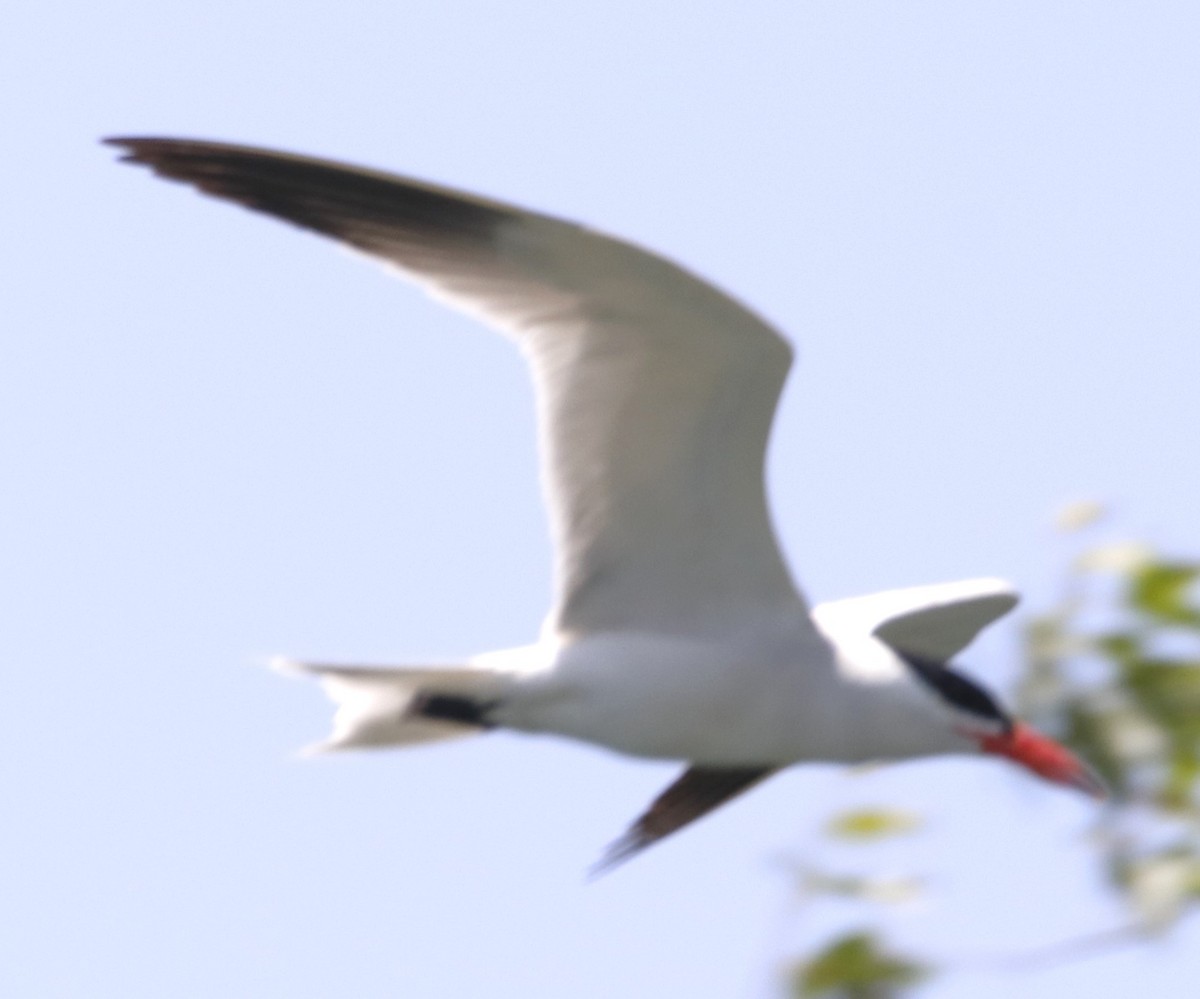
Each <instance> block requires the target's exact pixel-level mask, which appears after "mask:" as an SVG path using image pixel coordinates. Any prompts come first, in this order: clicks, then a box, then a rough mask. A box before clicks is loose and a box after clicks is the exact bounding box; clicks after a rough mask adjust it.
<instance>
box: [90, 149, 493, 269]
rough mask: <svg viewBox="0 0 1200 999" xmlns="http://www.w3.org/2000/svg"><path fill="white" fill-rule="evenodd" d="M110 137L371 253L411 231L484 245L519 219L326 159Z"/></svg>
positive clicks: (210, 188) (173, 174)
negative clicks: (504, 225)
mask: <svg viewBox="0 0 1200 999" xmlns="http://www.w3.org/2000/svg"><path fill="white" fill-rule="evenodd" d="M105 141H106V142H107V143H108V144H109V145H113V146H117V147H119V148H120V149H123V150H125V155H124V156H123V157H122V159H123V160H124V161H126V162H130V163H139V164H142V165H145V166H148V167H150V168H151V169H152V170H153V171H154V172H155V173H156V174H158V175H159V176H162V177H166V178H168V179H170V180H178V181H183V182H185V183H188V184H192V185H193V186H195V187H196V188H198V189H199V190H201V191H204V192H205V193H206V194H211V195H214V196H216V197H219V198H226V199H228V200H230V201H235V202H237V203H238V204H241V205H244V206H245V207H247V208H251V209H254V210H255V211H259V212H265V213H267V214H268V215H275V216H277V217H279V218H283V219H287V220H288V221H290V222H293V223H295V224H296V225H299V226H303V227H304V228H306V229H311V230H313V231H314V232H319V233H322V234H324V235H327V236H332V237H334V238H337V239H342V240H345V241H346V242H348V243H351V244H353V245H355V246H357V247H359V248H360V249H363V250H367V251H377V252H382V251H386V250H388V249H394V246H395V242H396V239H397V233H405V232H406V233H408V234H409V235H410V237H411V240H412V242H413V245H414V246H416V245H425V246H427V245H429V244H430V243H431V242H432V243H434V244H436V243H438V242H443V243H450V244H455V245H456V246H458V247H459V248H462V247H464V246H469V245H472V244H474V245H476V246H478V245H480V244H486V243H487V242H488V241H489V240H490V238H491V236H492V233H493V232H494V231H495V229H496V228H497V226H499V225H500V224H501V223H503V222H504V221H505V220H507V219H509V218H511V217H512V213H511V212H509V211H507V210H506V209H505V208H504V207H503V206H500V205H493V204H490V203H488V202H486V201H484V200H483V199H480V198H473V197H471V196H469V195H463V194H459V193H458V192H449V191H442V190H440V189H438V188H436V187H433V186H432V185H427V184H422V183H420V182H417V181H411V180H407V179H405V178H402V177H394V176H390V175H388V174H382V173H374V172H371V171H368V170H360V169H350V168H348V167H346V166H344V165H342V164H337V163H332V162H328V161H324V160H319V159H311V158H308V157H302V156H292V155H290V154H283V153H274V152H268V151H265V150H260V149H251V148H246V147H241V146H231V145H226V144H223V143H210V142H197V141H193V140H185V139H156V138H114V139H106V140H105Z"/></svg>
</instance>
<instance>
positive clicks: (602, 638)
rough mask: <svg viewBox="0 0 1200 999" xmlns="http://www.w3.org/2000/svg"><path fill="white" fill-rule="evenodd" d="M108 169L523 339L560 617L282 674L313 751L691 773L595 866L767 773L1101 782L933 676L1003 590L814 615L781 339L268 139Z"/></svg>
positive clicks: (577, 254) (576, 253)
mask: <svg viewBox="0 0 1200 999" xmlns="http://www.w3.org/2000/svg"><path fill="white" fill-rule="evenodd" d="M107 141H108V142H110V143H111V144H112V145H115V146H118V147H120V148H121V149H122V150H124V153H125V155H124V159H126V160H128V161H130V162H133V163H138V164H144V165H146V166H149V167H150V168H151V169H152V170H154V172H155V173H157V174H159V175H161V176H163V177H166V178H168V179H171V180H178V181H183V182H186V183H189V184H191V185H193V186H194V187H197V188H199V189H200V190H201V191H203V192H204V193H206V194H211V195H215V196H217V197H220V198H226V199H228V200H230V201H235V202H238V203H240V204H242V205H244V206H245V207H247V208H251V209H254V210H255V211H260V212H265V213H267V214H269V215H275V216H277V217H279V218H281V219H284V220H286V221H289V222H292V223H294V224H296V225H298V226H301V227H303V228H305V229H310V230H313V231H314V232H317V233H319V234H321V235H324V236H328V237H331V238H333V239H334V240H337V241H338V242H340V243H342V244H345V245H346V246H348V247H351V248H353V249H356V250H358V251H361V252H364V253H366V254H367V255H369V256H371V257H374V258H376V259H377V260H379V261H381V262H382V263H384V264H387V265H389V266H390V267H391V268H394V269H396V270H398V271H399V272H400V274H401V275H402V276H404V277H406V278H408V279H409V280H411V281H413V282H415V283H416V284H418V285H420V286H421V287H423V288H425V289H426V290H427V291H428V292H430V293H431V294H433V295H434V296H435V297H437V298H439V299H441V300H442V301H444V302H446V303H447V304H449V305H451V306H452V307H454V308H457V309H461V310H463V311H465V312H468V313H471V314H472V315H474V316H476V317H477V318H479V319H481V320H483V321H484V322H485V323H487V324H489V325H491V326H494V327H497V328H498V329H500V330H502V331H504V332H505V333H507V334H508V335H509V336H510V337H512V338H513V339H514V340H516V342H517V345H518V346H519V347H520V348H521V350H522V352H523V353H524V355H525V357H526V358H527V359H528V361H529V363H530V365H531V367H532V370H533V379H534V385H535V389H536V394H537V406H538V421H539V438H540V444H541V461H542V481H543V487H544V491H545V497H546V503H547V506H548V507H549V514H550V523H551V528H552V534H553V539H554V545H555V581H556V587H555V596H554V604H553V607H552V609H551V610H550V613H549V616H548V617H547V619H546V621H545V624H544V626H543V629H542V632H541V636H540V638H539V639H538V641H537V642H535V643H534V644H532V645H529V646H526V647H523V648H518V649H509V650H505V651H501V652H491V653H486V654H483V655H480V656H477V657H475V658H473V659H471V660H470V661H468V662H467V663H465V664H463V665H457V666H427V667H426V666H419V667H397V668H379V667H367V666H345V665H335V664H328V663H311V662H309V663H296V662H290V661H284V662H283V663H282V664H281V665H284V666H290V667H291V668H294V669H296V670H300V671H303V672H307V673H311V674H315V675H316V676H318V677H319V678H320V679H321V681H322V682H323V684H324V687H325V689H326V691H327V692H328V693H329V695H330V696H331V698H332V699H333V700H334V701H335V702H336V703H337V704H338V709H337V713H336V716H335V719H334V726H333V733H332V735H331V736H330V738H329V740H328V741H327V742H326V743H324V744H323V745H322V747H321V748H325V749H350V748H357V747H379V746H401V745H409V744H412V743H418V742H427V741H430V740H435V739H442V738H449V737H454V736H461V735H467V734H470V733H475V732H483V731H486V730H488V729H492V728H505V729H515V730H520V731H524V732H542V733H552V734H556V735H562V736H568V737H570V738H574V739H580V740H584V741H586V742H590V743H595V744H599V745H601V746H606V747H609V748H610V749H614V750H617V751H619V752H621V753H626V754H630V755H633V756H639V757H651V758H660V759H671V760H681V761H686V763H687V767H686V769H685V770H684V772H683V773H682V775H681V776H680V777H679V778H678V779H677V780H676V781H675V783H673V784H672V785H671V786H670V787H669V788H668V789H667V790H666V791H665V792H663V794H662V795H661V796H660V797H659V798H658V799H656V800H655V801H654V803H653V804H652V805H651V806H650V808H649V809H648V811H647V812H646V813H645V814H644V815H642V816H641V817H640V818H639V819H638V820H637V822H636V823H635V824H634V825H633V827H632V828H631V829H630V830H629V832H628V833H626V835H625V836H624V837H622V838H621V839H619V840H618V841H617V842H616V843H614V844H613V845H612V846H611V847H610V848H609V850H608V852H607V854H606V855H605V857H604V858H603V860H602V861H601V864H600V865H599V866H600V867H601V868H603V867H607V866H611V865H612V864H615V863H619V862H621V861H623V860H624V859H626V858H628V857H629V856H631V855H632V854H634V853H636V852H637V851H639V850H641V849H643V848H645V847H646V846H648V845H650V844H651V843H654V842H656V841H657V840H660V839H662V838H663V837H664V836H667V835H669V834H670V833H672V832H674V831H676V830H678V829H679V828H681V827H682V826H684V825H686V824H687V823H689V822H691V821H692V820H693V819H696V818H698V817H699V816H701V815H703V814H705V813H707V812H709V811H711V810H712V809H713V808H715V807H717V806H718V805H720V804H722V803H723V802H725V801H727V800H729V799H730V798H732V797H733V796H735V795H737V794H738V793H740V792H742V791H744V790H746V789H747V788H749V787H750V786H751V785H754V784H756V783H758V782H759V781H761V780H763V779H764V778H766V777H768V776H770V775H771V774H773V773H775V772H776V771H778V770H780V769H781V768H783V767H786V766H789V765H791V764H794V763H802V762H805V761H817V760H820V761H834V762H847V763H855V762H862V761H872V760H901V759H909V758H914V757H923V756H932V755H937V754H945V753H984V754H991V755H998V756H1003V757H1007V758H1008V759H1010V760H1013V761H1015V762H1016V763H1018V764H1020V765H1022V766H1023V767H1025V768H1027V769H1028V770H1030V771H1032V772H1033V773H1035V774H1038V775H1039V776H1041V777H1043V778H1045V779H1047V780H1049V781H1052V782H1054V783H1056V784H1061V785H1065V786H1068V787H1074V788H1077V789H1079V790H1081V791H1083V792H1086V793H1088V794H1091V795H1094V796H1097V797H1100V796H1103V794H1104V788H1103V785H1102V784H1101V782H1100V781H1099V779H1098V778H1097V777H1096V776H1095V775H1094V774H1093V773H1092V771H1091V770H1089V769H1088V767H1087V766H1086V765H1085V764H1084V763H1082V762H1081V761H1080V760H1079V759H1077V758H1076V757H1075V756H1073V755H1072V754H1071V753H1070V752H1069V751H1068V750H1066V749H1065V748H1064V747H1062V746H1060V745H1059V744H1058V743H1056V742H1054V741H1053V740H1051V739H1049V738H1047V737H1046V736H1043V735H1040V734H1038V733H1037V732H1035V731H1034V730H1033V729H1032V728H1030V727H1029V726H1028V725H1025V724H1024V723H1022V722H1020V721H1016V720H1014V719H1013V718H1011V717H1010V716H1009V715H1008V714H1007V713H1006V712H1005V711H1004V709H1003V708H1001V707H1000V705H999V704H998V703H997V702H996V700H995V699H994V698H993V697H992V696H991V695H990V694H989V693H987V692H986V691H985V690H984V689H983V688H982V687H981V686H979V685H978V684H977V683H976V682H975V681H974V680H971V679H969V678H968V677H967V676H965V675H964V674H963V673H961V672H959V671H958V670H957V669H956V668H954V667H953V666H951V665H950V661H951V659H952V658H953V657H954V656H955V655H956V654H957V653H958V652H960V651H961V650H962V649H963V648H964V647H966V646H967V645H968V644H969V643H970V642H971V641H972V640H973V638H974V637H975V635H976V634H977V633H978V632H979V631H980V629H982V628H983V627H985V626H986V625H987V624H989V623H990V622H992V621H993V620H995V619H996V618H998V617H1000V616H1001V615H1003V614H1005V613H1007V612H1008V611H1009V610H1010V609H1011V608H1012V607H1013V606H1014V605H1015V604H1016V602H1017V595H1016V593H1015V592H1014V591H1013V589H1012V588H1011V587H1010V586H1009V585H1008V584H1006V583H1004V582H1002V581H1000V580H996V579H975V580H967V581H963V582H955V583H945V584H940V585H934V586H922V587H914V588H911V589H902V590H894V591H889V592H886V593H879V594H874V595H872V596H866V597H858V598H855V599H850V600H838V601H834V602H832V603H825V604H821V605H819V606H817V607H814V608H812V609H811V610H810V608H809V606H808V604H807V603H806V601H805V599H804V597H803V596H802V595H801V593H800V592H799V590H798V589H797V588H796V586H795V585H794V583H793V582H792V579H791V576H790V574H789V572H788V569H787V567H786V566H785V564H784V561H783V558H782V556H781V555H780V552H779V549H778V547H777V545H776V541H775V537H774V534H773V531H772V527H771V522H770V517H769V514H768V511H767V503H766V497H765V493H764V482H763V461H764V452H765V449H766V443H767V436H768V433H769V430H770V425H771V420H772V417H773V415H774V411H775V405H776V401H777V399H778V397H779V393H780V389H781V388H782V386H783V383H784V378H785V376H786V375H787V371H788V368H789V366H790V364H791V360H792V351H791V348H790V346H789V345H788V343H787V341H786V340H784V339H783V337H782V336H781V335H780V334H779V333H777V332H776V331H775V330H774V329H772V328H771V327H770V326H769V325H768V324H767V323H766V322H764V321H763V320H762V319H760V318H759V317H758V316H756V315H754V314H753V313H752V312H750V311H749V310H748V309H747V308H745V307H744V306H743V305H741V304H739V303H738V302H736V301H734V300H733V299H732V298H730V297H728V296H727V295H725V294H724V293H722V292H721V291H719V290H717V289H716V288H714V287H713V286H712V285H710V284H708V283H707V282H705V281H703V280H701V279H699V278H697V277H695V276H694V275H692V274H690V273H688V272H687V271H685V270H684V269H682V268H681V267H678V266H677V265H675V264H673V263H671V262H669V261H667V260H665V259H663V258H662V257H660V256H657V255H655V254H652V253H649V252H647V251H645V250H643V249H640V248H638V247H636V246H633V245H631V244H630V243H626V242H623V241H621V240H618V239H614V238H612V237H609V236H605V235H602V234H600V233H598V232H594V231H592V230H591V229H588V228H585V227H583V226H579V225H575V224H572V223H569V222H564V221H561V220H558V219H555V218H551V217H549V216H546V215H541V214H537V213H534V212H529V211H525V210H523V209H520V208H516V207H513V206H511V205H506V204H503V203H501V202H497V201H490V200H485V199H483V198H479V197H475V196H472V195H468V194H462V193H460V192H457V191H453V190H449V189H446V188H442V187H436V186H434V185H431V184H426V183H423V182H420V181H415V180H408V179H405V178H402V177H396V176H391V175H389V174H384V173H378V172H375V171H371V170H364V169H358V168H355V167H350V166H345V165H342V164H339V163H334V162H328V161H323V160H318V159H310V158H306V157H301V156H294V155H290V154H286V153H279V152H272V151H269V150H264V149H255V148H248V147H243V146H234V145H227V144H223V143H215V142H202V141H192V140H179V139H161V138H117V139H109V140H107Z"/></svg>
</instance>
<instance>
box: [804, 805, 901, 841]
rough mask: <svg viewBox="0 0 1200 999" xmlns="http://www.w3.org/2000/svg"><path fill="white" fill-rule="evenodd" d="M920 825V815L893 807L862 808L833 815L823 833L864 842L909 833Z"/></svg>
mask: <svg viewBox="0 0 1200 999" xmlns="http://www.w3.org/2000/svg"><path fill="white" fill-rule="evenodd" d="M920 825H921V817H920V816H919V815H917V814H915V813H913V812H905V811H901V810H899V809H894V808H862V809H858V810H857V811H852V812H842V813H841V814H840V815H835V816H834V817H833V819H831V820H830V822H829V823H828V824H827V825H826V826H825V834H826V835H827V836H834V837H837V838H838V839H849V840H857V841H859V842H864V841H867V840H877V839H885V838H886V837H888V836H900V835H903V834H904V833H910V832H912V831H913V830H914V829H917V828H919V827H920Z"/></svg>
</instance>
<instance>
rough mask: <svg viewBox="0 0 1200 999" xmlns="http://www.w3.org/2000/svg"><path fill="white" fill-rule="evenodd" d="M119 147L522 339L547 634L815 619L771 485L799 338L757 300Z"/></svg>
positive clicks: (366, 190) (637, 256)
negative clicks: (780, 540)
mask: <svg viewBox="0 0 1200 999" xmlns="http://www.w3.org/2000/svg"><path fill="white" fill-rule="evenodd" d="M109 141H110V142H111V143H112V144H113V145H116V146H119V147H121V148H122V149H123V150H124V151H125V154H126V155H125V158H126V159H127V160H129V161H132V162H135V163H141V164H145V165H147V166H149V167H150V168H152V169H153V170H154V171H155V172H156V173H158V174H160V175H162V176H164V177H167V178H170V179H174V180H179V181H183V182H186V183H189V184H192V185H193V186H195V187H197V188H199V189H200V190H202V191H204V192H205V193H208V194H211V195H215V196H217V197H220V198H225V199H228V200H231V201H235V202H238V203H240V204H242V205H244V206H246V207H248V208H251V209H254V210H255V211H260V212H265V213H267V214H270V215H274V216H277V217H279V218H282V219H285V220H287V221H290V222H292V223H294V224H296V225H299V226H303V227H304V228H307V229H310V230H313V231H315V232H318V233H321V234H323V235H326V236H329V237H332V238H333V239H336V240H338V241H340V242H343V243H345V244H348V245H349V246H352V247H354V248H357V249H358V250H361V251H364V252H365V253H367V254H369V255H371V256H374V257H376V258H378V259H380V260H381V261H383V262H385V263H388V264H390V265H392V266H394V267H395V268H397V269H399V270H400V271H401V272H402V274H403V275H405V276H407V277H409V278H410V279H412V280H414V281H416V282H417V283H418V284H420V285H422V286H424V287H425V288H426V289H427V290H429V291H430V292H432V293H433V294H434V295H436V296H437V297H439V298H441V299H443V300H445V301H446V302H448V303H449V304H452V305H454V306H455V307H457V308H460V309H463V310H464V311H467V312H470V313H472V314H474V315H476V316H477V317H479V318H481V319H483V320H484V321H486V322H488V323H489V324H491V325H493V326H496V327H498V328H501V329H503V330H505V331H506V332H507V333H509V334H510V335H511V336H513V337H514V338H515V339H516V340H517V342H518V343H519V345H520V346H521V348H522V350H523V352H524V353H525V354H526V356H527V357H528V359H529V361H530V364H531V366H532V369H533V374H534V380H535V385H536V390H537V399H538V407H539V418H540V420H539V424H540V435H541V442H540V443H541V451H542V476H543V486H544V489H545V493H546V496H547V501H548V505H549V508H550V519H551V526H552V532H553V536H554V540H555V550H556V560H557V564H556V599H555V605H554V608H553V610H552V611H551V614H550V618H549V619H548V621H547V629H548V631H549V632H550V633H553V634H560V635H563V634H565V635H570V634H574V633H587V632H596V631H605V630H649V631H655V632H667V633H678V634H705V635H712V634H714V633H720V634H729V633H731V632H737V631H738V630H739V629H743V628H755V627H760V626H762V625H763V623H764V621H768V620H774V619H779V618H781V617H786V618H788V619H790V620H791V621H792V622H793V623H794V622H796V621H797V620H801V621H802V620H803V615H802V614H798V613H797V611H803V609H804V604H803V600H802V598H801V597H800V596H799V594H798V592H797V591H796V589H795V587H794V585H793V583H792V581H791V578H790V576H789V574H788V571H787V569H786V567H785V565H784V563H783V560H782V558H781V556H780V553H779V551H778V549H777V546H776V542H775V538H774V534H773V532H772V528H771V524H770V519H769V515H768V512H767V504H766V497H765V492H764V483H763V461H764V452H765V448H766V442H767V436H768V433H769V430H770V425H771V421H772V418H773V414H774V411H775V405H776V401H777V399H778V396H779V392H780V389H781V387H782V385H783V382H784V379H785V377H786V374H787V370H788V367H789V364H790V361H791V349H790V347H789V346H788V345H787V343H786V342H785V341H784V340H783V339H782V338H781V337H780V336H779V335H778V334H777V333H776V332H775V331H774V330H773V329H771V328H770V327H769V326H768V325H767V324H766V323H764V322H763V321H762V320H761V319H759V318H758V317H756V316H755V315H753V314H752V313H751V312H750V311H748V310H747V309H745V308H744V307H743V306H741V305H739V304H738V303H737V302H735V301H733V300H732V299H730V298H729V297H727V296H726V295H724V294H722V293H721V292H720V291H718V290H716V289H715V288H713V287H712V286H711V285H709V284H707V283H706V282H704V281H702V280H700V279H698V278H696V277H694V276H693V275H691V274H689V273H688V272H686V271H685V270H683V269H682V268H680V267H677V266H675V265H674V264H672V263H670V262H668V261H666V260H664V259H663V258H661V257H658V256H655V255H654V254H651V253H648V252H646V251H644V250H641V249H639V248H637V247H635V246H633V245H631V244H629V243H625V242H621V241H619V240H616V239H612V238H610V237H607V236H603V235H600V234H599V233H596V232H592V231H590V230H588V229H585V228H583V227H581V226H578V225H574V224H571V223H568V222H563V221H559V220H557V219H553V218H550V217H548V216H545V215H539V214H535V213H532V212H527V211H524V210H521V209H519V208H515V207H512V206H509V205H505V204H501V203H499V202H494V201H488V200H485V199H482V198H476V197H472V196H470V195H465V194H461V193H459V192H457V191H452V190H448V189H445V188H440V187H435V186H433V185H429V184H424V183H421V182H418V181H412V180H407V179H404V178H400V177H394V176H390V175H387V174H382V173H377V172H372V171H367V170H361V169H356V168H353V167H347V166H343V165H341V164H338V163H333V162H328V161H322V160H316V159H308V158H304V157H298V156H292V155H288V154H283V153H277V152H271V151H267V150H262V149H254V148H247V147H241V146H231V145H226V144H221V143H211V142H198V141H189V140H175V139H156V138H120V139H112V140H109Z"/></svg>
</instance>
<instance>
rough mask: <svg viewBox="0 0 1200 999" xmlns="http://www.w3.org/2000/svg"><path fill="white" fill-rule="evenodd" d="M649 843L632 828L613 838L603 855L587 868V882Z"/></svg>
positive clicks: (611, 869)
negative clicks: (617, 837)
mask: <svg viewBox="0 0 1200 999" xmlns="http://www.w3.org/2000/svg"><path fill="white" fill-rule="evenodd" d="M649 845H650V844H649V843H648V842H647V841H645V840H643V839H642V838H641V837H640V836H638V835H637V834H636V832H634V831H632V830H631V831H630V832H627V833H626V834H625V835H624V836H621V837H620V838H619V839H615V840H613V842H611V843H610V844H609V845H608V847H607V848H606V849H605V851H604V854H603V856H601V858H600V859H599V860H597V861H596V862H595V863H594V864H592V866H591V867H589V868H588V869H587V881H588V883H589V884H590V883H591V882H593V881H595V880H597V879H598V878H602V877H603V876H604V875H605V874H608V873H609V872H610V871H614V870H616V869H617V868H618V867H620V866H621V865H622V864H624V863H625V862H626V861H627V860H629V859H630V858H631V857H633V855H634V854H636V853H637V852H638V851H639V850H641V849H642V848H643V847H646V846H649Z"/></svg>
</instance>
